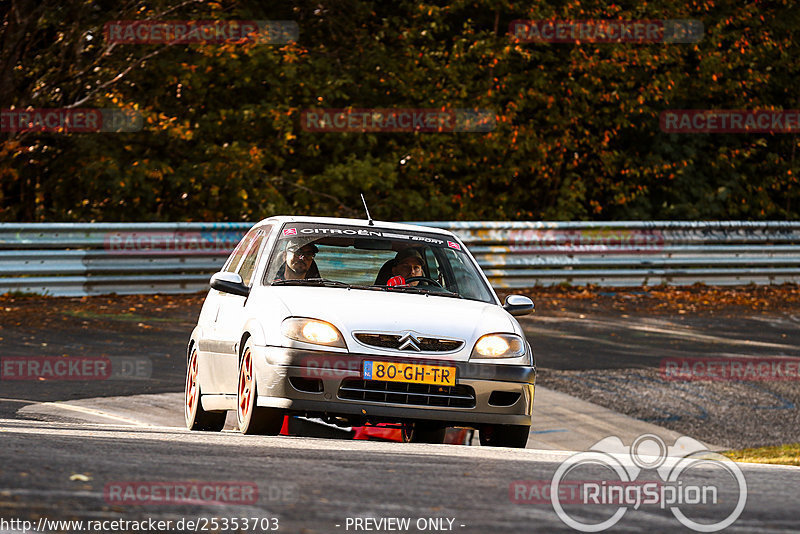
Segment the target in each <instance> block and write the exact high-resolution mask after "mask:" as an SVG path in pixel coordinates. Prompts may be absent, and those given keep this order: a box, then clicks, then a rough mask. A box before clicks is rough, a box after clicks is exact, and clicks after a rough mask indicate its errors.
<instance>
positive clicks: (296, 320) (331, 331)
mask: <svg viewBox="0 0 800 534" xmlns="http://www.w3.org/2000/svg"><path fill="white" fill-rule="evenodd" d="M281 333H282V334H283V335H284V336H286V337H288V338H289V339H294V340H296V341H304V342H306V343H313V344H314V345H326V346H328V347H339V348H342V349H345V348H347V347H346V346H345V344H344V338H342V334H340V333H339V330H338V329H337V328H336V327H335V326H333V325H332V324H330V323H326V322H325V321H320V320H318V319H306V318H303V317H291V318H289V319H286V320H285V321H283V324H281Z"/></svg>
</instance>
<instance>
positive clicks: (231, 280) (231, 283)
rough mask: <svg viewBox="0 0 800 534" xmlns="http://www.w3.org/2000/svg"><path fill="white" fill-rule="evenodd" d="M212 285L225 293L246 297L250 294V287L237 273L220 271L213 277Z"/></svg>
mask: <svg viewBox="0 0 800 534" xmlns="http://www.w3.org/2000/svg"><path fill="white" fill-rule="evenodd" d="M211 287H212V288H213V289H216V290H217V291H222V292H223V293H230V294H232V295H239V296H241V297H246V296H247V295H249V294H250V288H249V287H247V286H246V285H244V282H242V277H241V276H239V275H238V274H236V273H227V272H224V271H220V272H218V273H215V274H214V276H212V277H211Z"/></svg>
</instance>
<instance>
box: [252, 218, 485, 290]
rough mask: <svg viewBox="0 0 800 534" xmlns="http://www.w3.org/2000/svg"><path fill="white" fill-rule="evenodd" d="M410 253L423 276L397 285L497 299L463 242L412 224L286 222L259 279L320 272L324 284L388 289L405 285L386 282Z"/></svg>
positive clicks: (281, 280) (286, 279)
mask: <svg viewBox="0 0 800 534" xmlns="http://www.w3.org/2000/svg"><path fill="white" fill-rule="evenodd" d="M295 251H298V252H299V253H296V252H295ZM409 255H410V256H415V257H417V258H419V259H420V263H422V268H423V272H424V276H423V277H422V279H418V280H413V281H410V282H409V283H408V284H400V285H401V286H413V288H412V289H411V290H412V291H415V290H423V291H425V292H427V293H429V294H431V295H442V296H454V295H455V296H461V297H463V298H467V299H472V300H481V301H483V302H490V303H496V299H495V297H494V294H493V293H492V292H491V290H490V289H489V288H488V287H487V285H486V283H485V281H484V280H483V278H482V277H481V275H480V271H479V268H478V267H477V265H475V262H474V261H473V260H472V259H471V258H470V256H469V255H468V254H467V253H466V251H465V250H463V246H462V245H460V244H459V243H457V242H456V241H453V240H452V238H450V239H448V237H447V236H446V235H441V234H434V233H427V232H425V231H414V230H396V229H382V228H376V227H371V228H369V229H365V228H363V227H357V226H353V227H351V226H347V225H337V224H333V225H331V224H315V223H305V222H303V223H301V222H292V223H286V224H285V225H284V226H283V227H282V229H281V231H280V232H278V233H277V240H276V242H275V245H274V246H273V247H272V251H271V254H270V259H269V263H268V266H267V269H266V270H265V272H264V278H263V283H264V284H267V285H272V284H283V285H285V284H286V283H292V284H293V285H296V284H297V282H293V280H308V281H309V282H308V283H313V281H314V280H319V279H320V278H322V279H324V280H323V282H321V283H326V284H328V285H331V284H330V283H331V282H334V283H335V282H340V283H343V284H349V285H351V286H361V287H356V288H355V289H372V288H373V287H374V286H379V287H381V288H389V287H392V289H391V290H392V291H395V290H396V291H402V290H404V289H405V290H409V287H395V286H396V285H398V284H392V286H389V284H388V281H389V280H390V279H391V278H393V277H394V276H397V275H399V274H401V273H398V272H393V271H394V270H395V266H396V264H397V262H398V261H402V262H406V263H407V261H406V260H407V258H408V257H409ZM397 270H399V271H402V270H401V269H397ZM406 276H407V275H406ZM417 278H418V277H417ZM426 279H427V280H426ZM319 283H320V282H317V285H319ZM363 286H369V287H366V288H365V287H363ZM334 287H335V284H334Z"/></svg>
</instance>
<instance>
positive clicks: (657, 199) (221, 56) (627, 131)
mask: <svg viewBox="0 0 800 534" xmlns="http://www.w3.org/2000/svg"><path fill="white" fill-rule="evenodd" d="M0 14H2V17H3V22H4V26H3V29H2V34H0V48H1V49H2V56H0V97H2V98H1V99H0V108H2V109H9V108H12V107H13V108H20V107H23V108H24V107H32V108H59V107H72V108H75V107H83V108H114V107H121V108H127V109H134V110H138V111H139V112H140V113H141V114H142V116H143V118H144V126H143V129H142V130H141V131H139V132H133V133H113V132H112V133H109V132H106V133H59V132H2V133H0V220H2V221H120V220H129V221H134V220H135V221H151V220H152V221H178V220H193V221H201V220H209V221H210V220H226V221H240V220H256V219H259V218H262V217H265V216H269V215H271V214H276V213H297V214H314V215H340V216H359V217H360V216H361V214H362V210H361V206H360V199H359V197H358V194H359V193H361V192H363V193H365V195H366V196H367V198H368V200H369V203H370V208H371V211H372V214H373V216H375V217H376V218H380V219H385V220H472V219H483V220H504V219H510V220H539V219H547V220H620V219H753V220H760V219H777V220H786V219H796V218H797V217H798V215H799V214H800V184H799V183H798V178H797V176H798V172H800V169H798V166H799V165H798V162H797V161H796V159H795V155H796V153H797V148H798V144H799V141H798V137H797V135H795V134H786V133H772V134H770V133H759V134H674V133H664V132H663V131H661V129H660V128H659V115H660V113H661V112H662V111H664V110H671V109H739V110H742V109H744V110H747V109H798V108H800V102H799V101H798V97H799V96H800V88H799V87H800V86H798V82H797V80H798V79H799V78H800V62H798V61H797V57H798V56H800V25H798V22H800V15H799V14H800V10H798V9H797V7H796V5H794V2H791V1H790V0H782V1H781V0H776V1H771V2H735V1H730V2H722V1H720V2H715V1H687V2H677V1H670V0H666V1H663V2H659V3H655V4H652V3H646V2H633V3H624V5H616V4H607V3H605V2H582V1H575V0H573V1H566V2H556V3H547V2H540V1H534V2H512V1H507V0H472V1H459V0H456V1H439V2H418V1H402V0H398V1H393V2H382V1H366V0H313V1H312V0H301V1H298V2H275V3H265V2H257V1H254V0H242V1H230V2H226V1H220V2H200V1H196V2H192V1H190V2H182V1H167V0H155V1H153V2H147V3H144V2H114V1H110V0H104V1H99V0H88V1H79V0H64V1H56V0H42V1H37V2H34V1H27V0H10V1H9V2H6V3H3V4H2V6H0ZM132 19H155V20H216V19H219V20H288V21H295V22H296V23H297V25H298V28H299V39H298V40H297V41H296V42H291V43H289V44H273V45H270V44H263V43H257V42H251V41H243V42H229V43H224V44H202V43H200V44H197V43H194V44H174V45H164V44H111V43H106V42H104V36H103V26H104V24H106V23H107V22H108V21H111V20H132ZM556 19H557V20H589V19H597V20H602V19H617V20H663V19H696V20H699V21H701V22H702V24H703V27H704V33H703V36H702V39H700V40H699V41H698V42H696V43H688V44H679V43H672V44H670V43H631V42H625V43H587V42H573V43H558V44H555V43H554V44H549V43H525V42H520V41H518V40H516V39H514V38H513V37H512V36H511V35H510V34H509V24H510V23H511V21H514V20H556ZM399 107H402V108H423V109H442V110H451V109H482V110H492V111H493V112H494V113H495V114H496V127H495V129H494V131H491V132H484V133H468V132H447V133H431V132H412V133H402V132H401V133H397V132H394V133H381V132H368V133H360V132H327V133H321V132H314V131H306V130H304V129H302V128H301V127H300V117H301V114H302V113H303V111H304V110H308V109H311V108H334V109H343V108H359V109H369V108H381V109H389V108H399Z"/></svg>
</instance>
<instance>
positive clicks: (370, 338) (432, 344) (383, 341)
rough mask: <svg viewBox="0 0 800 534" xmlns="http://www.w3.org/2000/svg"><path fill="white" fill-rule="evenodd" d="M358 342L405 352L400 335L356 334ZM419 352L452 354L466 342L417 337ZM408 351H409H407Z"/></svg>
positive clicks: (403, 340)
mask: <svg viewBox="0 0 800 534" xmlns="http://www.w3.org/2000/svg"><path fill="white" fill-rule="evenodd" d="M355 337H356V339H357V340H359V341H360V342H361V343H363V344H364V345H369V346H370V347H379V348H382V349H393V350H403V349H401V348H400V347H402V346H403V345H404V343H405V339H404V338H405V337H406V336H401V335H399V334H368V333H358V334H355ZM415 339H416V341H417V342H418V343H417V346H418V347H419V350H420V351H422V352H452V351H455V350H458V349H460V348H461V347H462V346H463V345H464V342H463V341H460V340H458V339H441V338H436V337H416V338H415ZM405 350H408V349H405Z"/></svg>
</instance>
